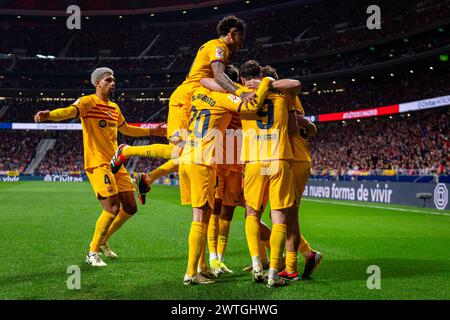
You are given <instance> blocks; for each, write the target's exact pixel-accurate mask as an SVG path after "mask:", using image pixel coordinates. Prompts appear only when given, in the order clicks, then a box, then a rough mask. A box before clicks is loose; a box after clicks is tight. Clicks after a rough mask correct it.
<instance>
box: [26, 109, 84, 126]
mask: <svg viewBox="0 0 450 320" xmlns="http://www.w3.org/2000/svg"><path fill="white" fill-rule="evenodd" d="M78 116H79V111H78V109H77V108H76V107H75V106H69V107H67V108H58V109H55V110H52V111H50V110H41V111H38V112H36V114H35V115H34V122H36V123H39V122H43V121H48V120H50V121H62V120H67V119H74V118H77V117H78Z"/></svg>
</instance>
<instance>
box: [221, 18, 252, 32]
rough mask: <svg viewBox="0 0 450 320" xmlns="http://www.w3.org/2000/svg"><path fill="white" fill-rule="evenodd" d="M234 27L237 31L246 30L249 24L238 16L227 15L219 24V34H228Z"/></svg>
mask: <svg viewBox="0 0 450 320" xmlns="http://www.w3.org/2000/svg"><path fill="white" fill-rule="evenodd" d="M232 28H236V29H237V31H243V32H245V30H246V29H247V25H246V24H245V22H244V20H242V19H239V18H238V17H236V16H226V17H225V18H223V19H222V20H220V21H219V23H218V24H217V34H218V35H219V36H226V35H227V34H228V32H230V30H231V29H232Z"/></svg>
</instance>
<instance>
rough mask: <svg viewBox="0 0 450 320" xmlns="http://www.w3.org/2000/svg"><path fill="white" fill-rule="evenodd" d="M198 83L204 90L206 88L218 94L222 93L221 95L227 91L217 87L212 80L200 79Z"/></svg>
mask: <svg viewBox="0 0 450 320" xmlns="http://www.w3.org/2000/svg"><path fill="white" fill-rule="evenodd" d="M200 83H201V84H202V86H204V87H205V88H207V89H209V90H212V91H218V92H222V93H226V92H227V91H225V89H224V88H222V87H221V86H219V84H218V83H217V82H216V80H214V79H213V78H202V79H201V80H200Z"/></svg>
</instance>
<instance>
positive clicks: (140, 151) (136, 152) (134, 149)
mask: <svg viewBox="0 0 450 320" xmlns="http://www.w3.org/2000/svg"><path fill="white" fill-rule="evenodd" d="M173 148H174V145H169V144H159V143H155V144H150V145H146V146H128V147H126V148H124V149H123V150H122V155H123V156H124V157H125V158H130V157H134V156H139V157H144V158H156V159H160V158H162V159H170V158H171V155H172V150H173Z"/></svg>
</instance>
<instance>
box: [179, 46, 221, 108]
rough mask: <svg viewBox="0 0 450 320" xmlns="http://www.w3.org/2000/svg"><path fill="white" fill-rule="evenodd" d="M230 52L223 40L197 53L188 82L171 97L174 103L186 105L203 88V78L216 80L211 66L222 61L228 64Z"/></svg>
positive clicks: (187, 78)
mask: <svg viewBox="0 0 450 320" xmlns="http://www.w3.org/2000/svg"><path fill="white" fill-rule="evenodd" d="M229 55H230V50H229V49H228V47H227V45H226V44H225V41H224V40H223V39H222V38H218V39H213V40H210V41H208V42H206V43H205V44H203V45H202V46H201V47H200V48H199V49H198V51H197V55H196V57H195V59H194V61H193V62H192V65H191V69H190V70H189V74H188V75H187V77H186V80H184V82H183V83H182V84H181V85H180V86H178V88H177V89H176V90H175V91H174V93H173V94H172V96H171V100H172V103H174V104H182V105H184V104H186V103H187V102H188V101H189V96H190V95H191V94H192V92H194V90H195V89H196V88H198V87H200V86H201V84H200V80H201V79H202V78H214V73H213V71H212V68H211V64H212V63H214V62H217V61H220V62H222V63H224V64H227V63H228V58H229Z"/></svg>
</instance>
